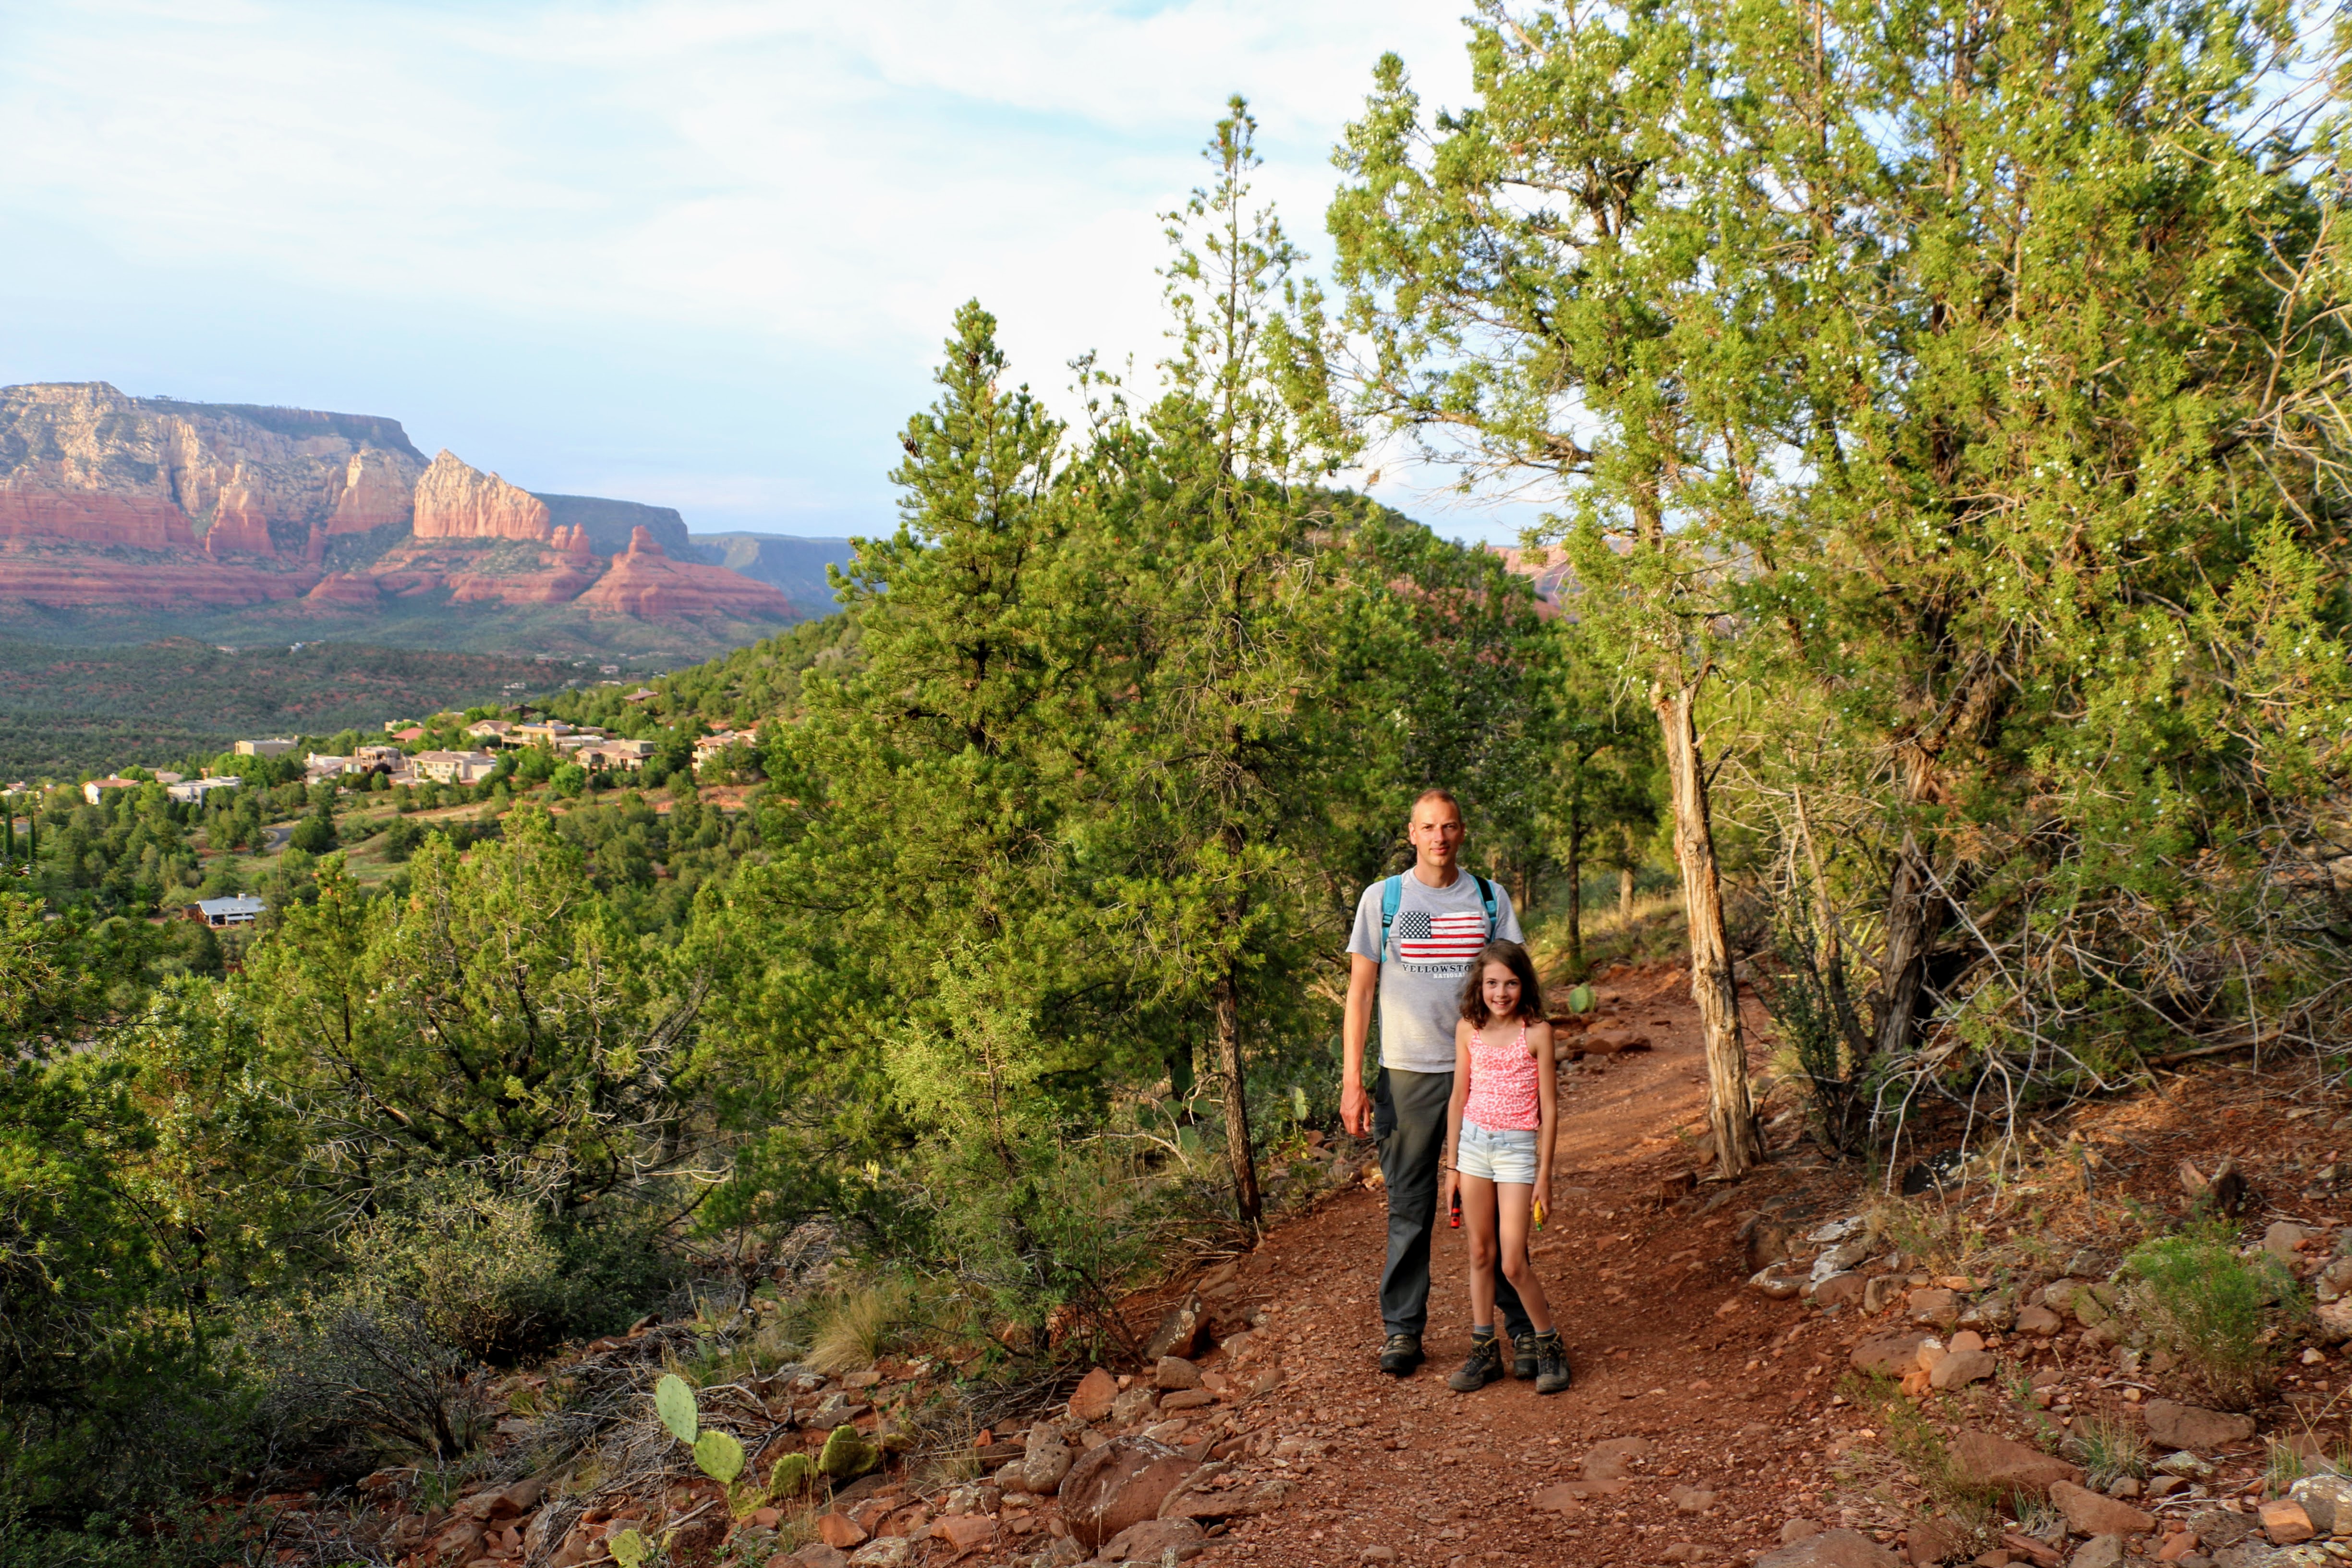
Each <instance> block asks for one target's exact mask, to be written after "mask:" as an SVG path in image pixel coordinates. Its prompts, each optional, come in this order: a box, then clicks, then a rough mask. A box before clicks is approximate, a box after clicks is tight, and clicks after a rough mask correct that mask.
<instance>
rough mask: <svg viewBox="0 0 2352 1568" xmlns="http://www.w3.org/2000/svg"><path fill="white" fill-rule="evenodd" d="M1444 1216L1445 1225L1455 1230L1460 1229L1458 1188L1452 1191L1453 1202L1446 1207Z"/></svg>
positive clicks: (1459, 1194)
mask: <svg viewBox="0 0 2352 1568" xmlns="http://www.w3.org/2000/svg"><path fill="white" fill-rule="evenodd" d="M1445 1216H1446V1217H1445V1223H1446V1224H1447V1225H1449V1226H1453V1227H1454V1229H1455V1230H1460V1229H1461V1228H1462V1190H1461V1189H1460V1188H1459V1187H1456V1188H1455V1189H1454V1201H1453V1202H1452V1203H1451V1204H1448V1205H1446V1209H1445Z"/></svg>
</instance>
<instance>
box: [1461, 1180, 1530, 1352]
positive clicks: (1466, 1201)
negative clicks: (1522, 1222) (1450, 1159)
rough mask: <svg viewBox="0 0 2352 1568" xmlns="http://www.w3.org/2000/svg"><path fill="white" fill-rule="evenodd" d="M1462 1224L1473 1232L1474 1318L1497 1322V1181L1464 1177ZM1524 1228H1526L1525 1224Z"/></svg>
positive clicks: (1471, 1258) (1472, 1303)
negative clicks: (1495, 1182)
mask: <svg viewBox="0 0 2352 1568" xmlns="http://www.w3.org/2000/svg"><path fill="white" fill-rule="evenodd" d="M1462 1223H1463V1224H1464V1225H1465V1226H1468V1227H1469V1231H1470V1321H1471V1324H1472V1325H1473V1326H1474V1327H1475V1325H1477V1324H1480V1323H1485V1324H1486V1325H1488V1326H1489V1327H1492V1326H1493V1324H1494V1321H1495V1184H1494V1183H1492V1182H1490V1181H1488V1180H1486V1177H1484V1176H1470V1175H1465V1176H1464V1177H1463V1178H1462ZM1521 1228H1522V1229H1524V1228H1525V1227H1524V1226H1522V1227H1521Z"/></svg>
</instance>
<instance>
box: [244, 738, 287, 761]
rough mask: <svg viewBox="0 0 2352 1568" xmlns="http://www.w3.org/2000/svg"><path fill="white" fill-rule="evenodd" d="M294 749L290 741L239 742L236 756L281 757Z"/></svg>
mask: <svg viewBox="0 0 2352 1568" xmlns="http://www.w3.org/2000/svg"><path fill="white" fill-rule="evenodd" d="M293 749H294V742H291V741H239V742H237V743H236V754H237V755H238V756H240V757H282V756H284V755H285V754H286V753H287V752H290V751H292V750H293Z"/></svg>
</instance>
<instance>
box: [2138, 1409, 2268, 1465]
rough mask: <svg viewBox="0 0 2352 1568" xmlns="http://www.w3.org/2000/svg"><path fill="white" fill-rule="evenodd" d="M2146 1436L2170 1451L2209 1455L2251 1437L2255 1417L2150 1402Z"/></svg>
mask: <svg viewBox="0 0 2352 1568" xmlns="http://www.w3.org/2000/svg"><path fill="white" fill-rule="evenodd" d="M2147 1435H2148V1436H2149V1437H2150V1438H2152V1439H2153V1440H2154V1441H2156V1442H2158V1443H2161V1444H2163V1445H2164V1446H2165V1447H2168V1448H2189V1449H2193V1450H2195V1451H2196V1452H2198V1453H2200V1454H2201V1453H2208V1452H2210V1451H2211V1450H2212V1449H2215V1448H2219V1447H2225V1446H2226V1445H2228V1444H2231V1443H2242V1442H2244V1441H2245V1440H2246V1439H2247V1438H2249V1437H2251V1436H2253V1435H2254V1418H2253V1417H2252V1416H2251V1415H2231V1414H2230V1413H2229V1412H2227V1411H2221V1410H2206V1409H2202V1408H2200V1407H2199V1406H2197V1405H2177V1404H2175V1403H2173V1402H2172V1401H2171V1400H2169V1399H2151V1400H2149V1401H2148V1402H2147Z"/></svg>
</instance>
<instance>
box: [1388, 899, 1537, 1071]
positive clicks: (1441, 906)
mask: <svg viewBox="0 0 2352 1568" xmlns="http://www.w3.org/2000/svg"><path fill="white" fill-rule="evenodd" d="M1401 880H1402V884H1403V886H1402V890H1401V891H1400V893H1399V895H1398V898H1397V910H1396V920H1395V922H1394V923H1393V924H1391V926H1390V927H1389V951H1388V952H1385V953H1384V952H1381V887H1382V884H1381V883H1379V882H1374V883H1373V884H1372V885H1371V886H1370V887H1369V888H1366V889H1364V896H1363V897H1362V898H1360V899H1358V900H1356V930H1355V933H1354V934H1353V935H1351V936H1350V937H1349V939H1348V951H1349V952H1352V953H1357V954H1360V955H1361V956H1362V957H1365V958H1369V959H1370V960H1371V961H1372V962H1373V963H1377V964H1379V965H1380V966H1381V1066H1382V1067H1384V1068H1391V1069H1393V1070H1395V1071H1398V1072H1452V1071H1453V1070H1454V1020H1455V1019H1457V1018H1459V1017H1461V1016H1462V984H1463V982H1464V981H1465V980H1467V979H1468V978H1469V975H1470V965H1471V964H1472V963H1474V962H1475V960H1476V959H1477V956H1478V950H1479V949H1480V948H1482V947H1484V946H1486V942H1487V941H1488V940H1489V937H1488V933H1487V931H1486V900H1483V899H1482V898H1480V897H1479V895H1478V879H1476V878H1475V877H1473V876H1472V875H1471V874H1470V873H1469V872H1467V871H1457V872H1456V873H1455V874H1454V883H1453V885H1452V886H1451V887H1445V888H1433V887H1431V886H1430V885H1429V884H1428V883H1426V882H1423V880H1422V879H1420V878H1419V877H1416V876H1414V875H1413V874H1412V872H1411V871H1407V872H1406V873H1405V874H1404V875H1403V877H1402V879H1401ZM1486 885H1487V886H1488V887H1489V888H1492V889H1494V891H1495V929H1494V932H1493V935H1494V936H1496V937H1500V938H1502V939H1503V940H1504V941H1506V942H1523V941H1525V940H1526V939H1525V938H1524V937H1522V936H1521V935H1520V934H1519V919H1518V916H1517V915H1516V914H1514V913H1513V912H1512V910H1511V895H1510V894H1508V893H1507V892H1505V891H1504V890H1503V885H1502V884H1501V883H1500V882H1493V881H1490V882H1488V883H1487V884H1486Z"/></svg>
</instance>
